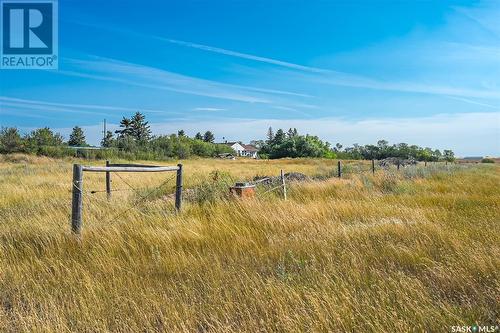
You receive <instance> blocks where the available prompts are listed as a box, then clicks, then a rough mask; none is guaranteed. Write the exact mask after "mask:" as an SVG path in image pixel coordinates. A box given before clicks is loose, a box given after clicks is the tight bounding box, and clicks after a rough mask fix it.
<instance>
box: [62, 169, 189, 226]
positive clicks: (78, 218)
mask: <svg viewBox="0 0 500 333" xmlns="http://www.w3.org/2000/svg"><path fill="white" fill-rule="evenodd" d="M84 171H86V172H105V173H106V192H107V194H108V198H109V196H110V194H111V181H110V179H111V175H110V173H111V172H168V171H176V172H177V178H176V183H175V209H176V211H180V209H181V206H182V164H177V166H154V165H138V164H110V163H109V162H107V161H106V166H105V167H100V166H83V165H81V164H73V186H72V193H73V195H72V205H71V231H72V232H73V233H75V234H80V233H81V231H82V208H83V172H84Z"/></svg>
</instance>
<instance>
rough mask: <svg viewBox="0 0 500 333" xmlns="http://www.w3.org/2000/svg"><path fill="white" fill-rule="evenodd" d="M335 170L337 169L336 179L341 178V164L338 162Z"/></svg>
mask: <svg viewBox="0 0 500 333" xmlns="http://www.w3.org/2000/svg"><path fill="white" fill-rule="evenodd" d="M337 169H338V177H339V178H340V177H342V163H341V162H340V161H339V162H338V164H337Z"/></svg>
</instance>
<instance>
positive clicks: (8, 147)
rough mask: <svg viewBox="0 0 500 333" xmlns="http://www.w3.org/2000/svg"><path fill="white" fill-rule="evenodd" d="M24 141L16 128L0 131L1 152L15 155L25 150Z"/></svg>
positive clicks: (6, 128)
mask: <svg viewBox="0 0 500 333" xmlns="http://www.w3.org/2000/svg"><path fill="white" fill-rule="evenodd" d="M23 146H24V143H23V139H22V138H21V134H19V131H18V129H17V128H15V127H2V128H1V129H0V152H1V153H15V152H21V151H22V150H23Z"/></svg>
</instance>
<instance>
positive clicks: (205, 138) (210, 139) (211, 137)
mask: <svg viewBox="0 0 500 333" xmlns="http://www.w3.org/2000/svg"><path fill="white" fill-rule="evenodd" d="M203 141H205V142H210V143H214V141H215V136H214V134H213V133H212V132H210V131H206V132H205V134H203Z"/></svg>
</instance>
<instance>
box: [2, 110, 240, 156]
mask: <svg viewBox="0 0 500 333" xmlns="http://www.w3.org/2000/svg"><path fill="white" fill-rule="evenodd" d="M214 141H215V135H214V134H213V133H212V132H211V131H206V132H205V133H204V134H201V133H197V134H196V136H195V137H194V138H190V137H188V136H187V135H186V134H185V132H184V131H183V130H180V131H178V132H177V134H170V135H158V136H154V135H152V132H151V129H150V126H149V123H148V121H146V117H145V116H144V115H143V114H142V113H140V112H137V113H135V114H134V115H133V116H132V117H130V118H127V117H123V119H122V120H121V121H120V127H119V129H118V130H116V131H115V132H114V133H113V132H111V131H106V133H105V135H104V137H103V139H102V140H101V146H102V147H104V148H106V149H101V150H87V149H80V150H78V149H77V148H76V147H89V144H88V143H87V142H86V137H85V133H84V131H83V129H82V128H81V127H79V126H75V127H74V128H73V130H72V131H71V134H70V135H69V139H68V141H64V138H63V136H62V135H61V134H59V133H55V132H54V131H52V130H51V129H50V128H48V127H44V128H39V129H36V130H34V131H31V132H30V133H28V134H25V135H21V133H20V131H19V130H18V129H17V128H15V127H3V128H1V129H0V153H16V152H20V153H33V154H38V155H45V156H50V157H63V156H74V155H75V151H76V153H77V154H78V155H80V156H85V157H89V158H113V157H119V158H127V159H145V160H148V159H151V160H154V159H167V158H181V159H183V158H189V157H192V156H200V157H213V156H216V155H218V154H222V153H232V152H233V150H232V149H231V148H230V147H228V146H227V145H224V144H216V143H215V142H214Z"/></svg>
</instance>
